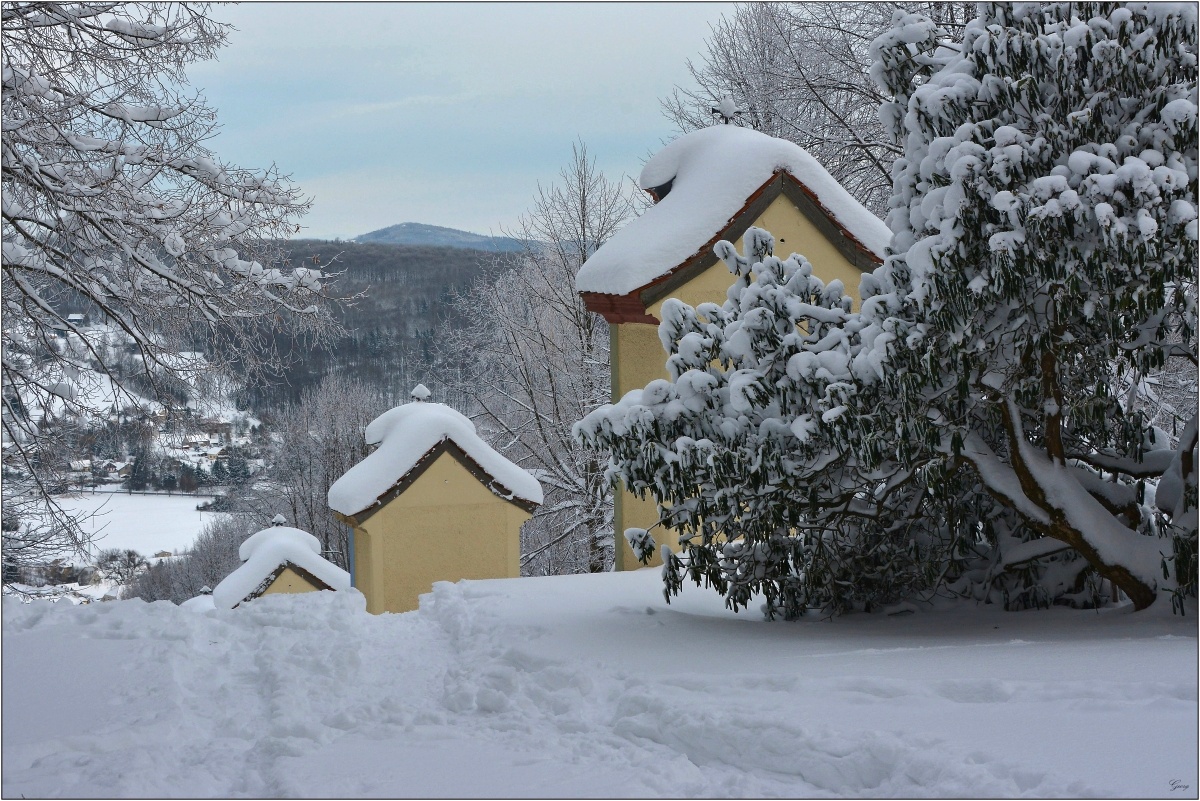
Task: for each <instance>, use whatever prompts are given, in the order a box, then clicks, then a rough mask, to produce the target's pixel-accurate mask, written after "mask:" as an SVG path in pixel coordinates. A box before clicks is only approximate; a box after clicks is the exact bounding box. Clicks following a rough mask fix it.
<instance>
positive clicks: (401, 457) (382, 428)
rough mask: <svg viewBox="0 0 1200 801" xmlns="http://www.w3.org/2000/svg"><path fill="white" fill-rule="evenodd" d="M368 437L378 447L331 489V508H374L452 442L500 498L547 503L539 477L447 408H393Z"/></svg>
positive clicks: (376, 422)
mask: <svg viewBox="0 0 1200 801" xmlns="http://www.w3.org/2000/svg"><path fill="white" fill-rule="evenodd" d="M366 437H367V443H368V444H370V445H375V444H378V445H379V447H378V449H376V450H375V452H374V453H371V454H370V455H369V456H367V458H366V459H363V460H362V461H361V462H359V463H358V464H356V465H355V466H354V467H352V468H350V469H349V470H347V471H346V474H345V475H344V476H342V477H341V478H339V479H338V480H337V481H335V482H334V484H333V486H332V487H330V488H329V506H330V508H332V509H333V510H334V511H336V512H341V513H342V514H344V515H353V514H357V513H359V512H361V511H363V510H364V509H368V508H370V507H371V506H373V505H374V504H375V502H376V501H378V500H379V499H380V498H381V497H382V496H383V495H385V494H387V492H388V491H389V490H391V489H392V487H394V486H395V485H396V484H397V482H399V481H400V480H401V479H403V478H404V477H405V476H407V475H408V473H409V471H411V470H412V469H413V468H414V467H416V466H417V463H418V462H419V461H420V460H421V458H422V457H423V456H425V455H426V454H428V453H429V452H430V451H432V450H433V449H434V448H436V447H437V446H438V445H440V444H441V443H442V442H444V441H446V440H449V441H450V442H452V443H454V444H455V445H457V446H458V447H459V448H460V449H462V451H463V452H464V453H465V454H466V455H467V456H468V457H469V458H470V459H472V460H473V461H474V462H475V463H476V464H477V465H479V467H480V468H481V469H482V470H483V471H484V472H485V473H487V474H488V475H489V476H491V478H492V484H491V485H490V486H489V489H491V490H492V492H494V493H496V494H497V495H498V496H500V497H502V498H505V499H509V500H511V499H513V498H517V499H521V500H524V501H528V502H530V503H534V504H540V503H541V502H542V485H541V484H539V483H538V481H537V479H535V478H534V477H533V476H531V475H530V474H529V473H527V472H526V471H525V470H523V469H521V468H520V467H518V466H517V465H515V464H513V463H512V462H510V461H509V460H508V459H506V458H504V457H503V456H501V455H500V454H499V453H497V452H496V451H495V450H494V449H493V448H492V447H491V446H490V445H488V444H487V443H486V442H484V441H483V440H482V439H480V437H479V435H478V434H477V433H476V431H475V424H474V423H472V422H471V421H470V420H468V419H467V418H466V417H465V416H464V415H462V414H460V413H459V412H456V411H455V410H454V409H451V408H450V407H449V406H446V405H444V404H441V403H425V402H422V401H419V400H418V401H414V402H412V403H406V404H404V405H403V406H397V407H396V408H394V409H389V410H388V411H386V412H384V413H383V414H381V415H379V417H377V418H375V419H374V420H373V421H372V422H371V424H370V425H369V426H367V431H366ZM497 485H498V486H497Z"/></svg>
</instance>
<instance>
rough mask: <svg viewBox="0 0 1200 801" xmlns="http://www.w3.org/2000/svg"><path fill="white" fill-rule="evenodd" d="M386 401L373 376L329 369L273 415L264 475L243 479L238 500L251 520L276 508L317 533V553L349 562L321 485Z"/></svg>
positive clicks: (343, 464) (344, 465) (356, 456)
mask: <svg viewBox="0 0 1200 801" xmlns="http://www.w3.org/2000/svg"><path fill="white" fill-rule="evenodd" d="M393 405H394V396H393V395H391V394H390V393H389V392H388V391H386V390H385V389H383V388H381V387H379V386H378V385H375V384H367V383H365V382H362V381H359V380H356V379H354V378H349V377H346V376H344V375H339V374H334V375H330V376H327V377H326V378H325V380H324V381H322V382H321V384H320V385H319V386H317V387H315V388H313V389H311V390H309V391H307V392H305V393H304V395H303V396H301V399H300V401H299V402H298V403H296V404H294V405H292V406H290V407H288V408H286V409H285V410H284V411H283V412H282V413H281V414H280V415H279V420H280V422H279V424H278V426H277V430H276V432H275V433H276V434H277V435H278V437H277V439H276V445H275V448H274V449H273V454H272V456H271V458H270V465H269V467H268V469H267V471H266V474H265V476H263V477H262V478H260V479H259V480H257V481H256V482H255V483H254V485H253V486H251V487H248V488H247V489H246V491H245V493H244V496H243V497H242V498H240V499H239V501H238V504H237V505H238V508H239V509H240V510H242V511H243V512H245V513H248V514H249V515H250V517H252V518H253V519H254V520H258V521H263V522H264V524H265V521H267V520H270V519H271V518H272V517H273V516H274V515H276V514H282V515H283V516H284V518H285V519H286V520H287V523H288V525H289V526H295V527H296V528H299V529H303V530H304V531H307V532H309V533H310V534H312V535H313V536H314V537H316V538H317V539H318V540H320V541H321V550H322V555H323V556H324V557H325V558H326V559H328V560H329V561H331V562H333V563H334V564H337V565H338V566H339V567H342V568H345V569H347V570H348V569H349V554H350V547H349V540H348V537H349V529H348V528H347V527H346V526H345V525H343V524H342V523H340V522H338V520H337V519H336V518H335V517H334V515H333V512H332V510H331V509H330V508H329V488H330V486H332V485H333V482H335V481H337V480H338V479H339V478H341V477H342V475H344V474H345V473H346V471H347V470H349V469H350V468H351V467H353V466H354V465H356V464H358V463H359V462H361V461H362V460H363V459H365V458H366V456H367V454H368V453H369V452H370V450H371V448H370V447H369V446H368V445H367V444H366V440H365V439H364V437H363V432H364V431H365V430H366V427H367V424H368V423H370V422H371V421H372V420H374V419H375V418H376V417H377V416H379V415H380V414H382V413H383V412H385V411H387V409H389V408H391V407H392V406H393Z"/></svg>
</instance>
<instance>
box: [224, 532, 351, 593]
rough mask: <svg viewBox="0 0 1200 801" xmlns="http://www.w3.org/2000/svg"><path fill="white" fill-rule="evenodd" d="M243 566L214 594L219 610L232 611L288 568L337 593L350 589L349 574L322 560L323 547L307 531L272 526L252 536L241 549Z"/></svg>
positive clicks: (226, 578)
mask: <svg viewBox="0 0 1200 801" xmlns="http://www.w3.org/2000/svg"><path fill="white" fill-rule="evenodd" d="M238 556H239V557H241V559H242V562H244V564H243V565H242V566H241V567H239V568H238V569H237V570H235V571H233V572H232V573H230V574H229V575H228V576H226V577H225V579H224V580H223V581H222V582H221V583H220V584H218V585H217V586H216V588H214V589H213V591H212V600H213V605H214V606H215V607H216V608H217V609H232V608H233V607H235V606H237V605H238V604H239V603H241V602H242V601H244V600H245V599H246V596H247V595H249V594H250V593H252V592H254V590H256V589H257V588H258V586H259V585H260V584H262V583H263V582H264V581H266V580H267V578H269V577H270V576H271V574H272V573H274V572H275V571H276V570H278V569H279V568H280V567H281V566H283V565H285V564H289V563H290V564H292V565H294V566H296V567H298V568H300V569H302V570H305V571H307V572H308V573H311V574H312V575H313V577H315V578H317V579H319V580H320V581H323V582H324V583H325V584H327V585H329V586H330V587H332V588H333V589H335V590H348V589H350V574H349V573H347V572H346V571H345V570H342V569H341V568H340V567H338V566H337V565H335V564H333V563H332V562H330V561H327V560H326V559H323V558H321V543H320V541H319V540H317V538H316V537H314V536H313V535H312V534H309V533H308V532H307V531H301V530H300V529H298V528H291V527H289V526H272V527H271V528H268V529H264V530H262V531H260V532H258V533H257V534H252V535H251V536H250V537H248V538H247V539H246V541H245V542H243V543H242V545H241V547H240V548H239V549H238Z"/></svg>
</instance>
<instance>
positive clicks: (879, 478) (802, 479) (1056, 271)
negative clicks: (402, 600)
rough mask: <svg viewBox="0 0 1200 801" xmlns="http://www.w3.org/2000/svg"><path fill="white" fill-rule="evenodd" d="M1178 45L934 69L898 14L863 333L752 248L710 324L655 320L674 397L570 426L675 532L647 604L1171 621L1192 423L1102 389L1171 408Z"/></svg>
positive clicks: (1183, 537) (734, 265)
mask: <svg viewBox="0 0 1200 801" xmlns="http://www.w3.org/2000/svg"><path fill="white" fill-rule="evenodd" d="M1196 39H1197V35H1196V16H1195V13H1194V10H1189V9H1182V10H1181V9H1179V8H1176V7H1144V6H1142V7H1128V8H1125V7H1119V6H1116V5H1100V4H1095V5H1089V4H1078V3H1076V4H1064V5H1053V6H1009V5H995V6H986V7H984V8H983V10H982V11H981V16H980V17H979V18H977V19H976V20H974V21H973V22H971V23H970V24H969V25H968V26H967V30H966V36H965V39H964V41H963V44H962V47H961V49H959V48H949V47H944V46H943V42H944V41H945V38H944V37H943V36H941V35H940V34H939V32H938V30H937V27H936V26H935V25H934V24H933V23H932V22H930V21H929V20H928V19H926V18H923V17H920V16H917V15H901V16H898V18H897V20H896V24H895V26H894V27H893V29H892V30H891V31H890V32H889V33H887V34H885V35H884V36H882V37H880V39H879V40H877V42H876V44H875V46H874V48H873V49H874V52H875V54H876V65H875V68H874V74H875V76H876V78H877V79H878V80H879V81H880V82H881V85H883V86H884V87H885V89H886V90H887V91H888V92H889V94H890V95H891V96H892V97H893V98H894V101H893V102H891V103H889V104H887V105H885V107H884V109H883V114H882V116H883V118H884V119H885V121H887V122H888V123H889V124H890V125H891V127H892V130H893V132H894V135H895V137H896V140H897V142H898V143H899V144H900V145H901V146H902V147H903V153H904V155H903V156H902V157H901V158H900V159H898V160H897V162H896V165H895V168H894V172H893V175H894V183H895V195H894V198H893V200H892V212H891V215H890V217H889V223H890V225H891V227H892V230H893V232H894V239H893V249H894V252H895V255H893V256H891V257H890V258H889V259H888V260H887V261H886V262H885V264H884V265H883V266H882V267H880V268H879V269H878V270H876V271H875V273H874V274H872V275H868V276H864V279H863V282H862V285H861V288H860V289H861V294H862V297H863V303H862V308H861V311H860V312H859V313H851V311H850V306H849V303H848V301H847V300H846V299H845V298H843V297H842V294H841V287H840V286H838V285H836V284H831V285H830V286H828V287H824V286H822V285H821V284H820V282H818V281H816V280H815V279H814V278H813V277H812V276H811V267H810V266H809V265H808V264H807V262H805V261H804V259H803V258H802V257H799V256H795V255H793V256H792V257H791V258H789V259H788V260H786V261H781V260H779V259H777V258H775V257H773V256H772V255H770V254H771V249H772V248H771V240H770V238H769V237H768V236H766V235H765V234H763V233H761V232H752V233H751V234H749V235H747V237H746V241H747V247H748V252H747V254H746V255H745V256H738V255H737V254H736V253H734V252H733V248H732V246H730V245H729V244H728V243H721V244H719V245H718V255H720V256H721V257H722V258H723V259H724V260H725V261H726V263H727V264H728V265H729V266H730V268H731V270H732V271H734V272H735V273H736V274H737V276H738V278H737V279H736V283H735V284H734V286H733V287H732V288H731V290H730V293H729V301H728V302H727V303H726V304H725V305H724V306H723V307H719V306H716V305H715V304H702V305H701V306H700V307H698V308H697V309H692V308H690V307H688V306H686V305H684V304H681V303H677V302H675V303H669V304H665V305H664V310H663V313H664V319H663V323H662V325H661V327H660V334H661V336H662V339H663V344H664V346H665V347H666V348H667V351H668V353H669V354H670V358H669V360H668V363H667V365H668V370H669V372H670V374H671V376H672V381H669V382H668V381H657V382H652V383H651V384H650V385H648V386H647V387H646V388H645V390H641V391H635V392H631V393H629V394H628V395H627V396H626V397H625V398H623V399H622V400H621V401H620V402H619V403H618V404H616V405H615V406H610V407H606V408H603V409H600V410H597V412H595V413H593V414H592V415H589V416H588V417H587V418H585V420H584V421H583V422H582V423H581V425H580V426H579V427H578V432H579V435H580V436H581V437H583V438H584V439H585V440H588V441H591V442H594V443H596V444H598V445H601V446H605V447H610V448H612V449H613V471H612V472H614V473H615V474H616V475H618V476H619V477H620V478H621V479H622V480H623V481H624V482H625V483H626V485H627V486H629V487H630V488H631V489H634V490H635V491H639V490H640V491H644V492H651V493H652V494H653V495H654V496H655V498H656V499H658V500H659V501H660V504H661V506H660V508H661V518H660V523H661V524H662V525H667V526H672V527H674V528H676V529H678V530H679V532H680V541H681V543H682V544H684V546H685V554H684V557H683V558H682V559H681V558H679V557H670V558H668V559H667V560H666V568H665V575H666V578H667V585H668V593H670V592H673V591H677V590H678V587H679V586H680V582H681V580H682V572H683V571H684V570H685V569H686V571H687V572H688V574H689V575H690V576H691V577H692V578H693V579H694V580H696V581H697V582H701V581H706V582H708V583H710V584H712V585H715V586H716V587H717V589H718V590H720V591H722V592H724V593H725V594H726V596H727V599H728V602H729V603H730V604H731V605H734V606H737V605H742V604H744V603H746V601H747V600H748V598H749V596H750V594H751V593H752V592H753V591H756V590H758V591H762V592H764V593H765V595H766V597H767V600H768V610H769V611H771V612H776V611H777V612H781V613H783V614H784V615H789V616H790V615H794V614H796V613H797V612H799V611H801V610H803V609H804V608H806V607H807V606H811V605H813V604H820V605H821V606H824V607H827V608H834V609H844V608H848V607H858V606H862V605H869V604H880V603H887V602H890V601H894V600H898V599H900V598H902V597H905V596H907V595H911V594H912V593H914V592H916V591H918V590H921V589H930V590H932V589H936V588H948V589H951V590H956V591H959V592H966V593H970V594H973V595H974V596H975V597H978V598H981V599H982V598H986V599H989V600H995V601H1002V602H1004V603H1005V604H1006V605H1007V606H1029V605H1042V604H1046V603H1050V602H1052V601H1055V600H1062V601H1069V602H1074V603H1084V604H1094V603H1098V602H1100V601H1101V600H1102V597H1103V595H1104V594H1105V593H1106V592H1108V590H1109V589H1110V588H1111V587H1112V586H1113V585H1115V586H1116V587H1119V588H1120V590H1122V591H1123V592H1124V593H1126V594H1127V595H1128V596H1129V597H1130V598H1131V599H1132V600H1133V601H1134V603H1135V604H1136V605H1137V606H1138V607H1139V608H1143V607H1145V606H1148V605H1149V604H1150V603H1152V602H1153V601H1154V600H1155V599H1156V598H1157V597H1158V596H1159V595H1160V594H1163V593H1167V594H1171V595H1172V597H1173V599H1174V600H1175V601H1177V602H1178V601H1179V600H1180V599H1181V597H1182V596H1183V595H1185V594H1193V595H1194V593H1195V580H1196V579H1195V575H1196V562H1195V544H1196V474H1195V458H1196V418H1195V416H1194V414H1193V415H1192V416H1191V418H1190V420H1189V421H1186V423H1185V425H1184V427H1183V430H1182V432H1181V433H1180V434H1179V436H1178V437H1177V438H1174V439H1172V437H1170V436H1169V435H1168V434H1167V433H1166V432H1164V431H1162V430H1161V429H1157V428H1155V427H1153V426H1151V425H1150V423H1149V421H1148V420H1147V419H1146V416H1145V414H1144V413H1143V411H1142V410H1141V409H1140V408H1139V407H1138V405H1137V404H1133V403H1129V402H1128V398H1127V397H1126V396H1123V395H1121V394H1120V393H1119V392H1118V391H1116V387H1118V386H1119V381H1120V380H1121V379H1122V378H1123V377H1125V378H1127V377H1128V374H1130V373H1132V374H1133V380H1132V382H1133V384H1134V385H1136V384H1138V383H1140V378H1139V377H1142V376H1147V375H1150V374H1151V373H1153V372H1154V371H1158V370H1161V369H1162V368H1163V366H1164V364H1167V363H1169V362H1171V361H1181V362H1182V363H1183V364H1184V365H1186V367H1185V368H1184V369H1185V371H1189V370H1190V373H1191V381H1192V383H1193V385H1194V382H1195V364H1196V354H1195V330H1196V306H1195V280H1196V276H1195V271H1196V262H1197V255H1198V253H1197V227H1196V226H1197V223H1196V219H1197V216H1196V204H1197V198H1196V188H1197V186H1196V184H1197V153H1196V133H1197V108H1196V101H1197V83H1196V79H1197V62H1196V52H1197V46H1196ZM1155 482H1157V487H1158V495H1157V498H1156V502H1157V511H1154V512H1152V511H1151V507H1150V506H1149V505H1147V504H1146V503H1145V502H1144V501H1145V499H1146V497H1147V493H1146V490H1147V486H1148V485H1149V486H1153V485H1154V484H1155ZM639 534H640V532H636V531H635V532H630V535H631V538H632V539H636V538H637V537H638V535H639Z"/></svg>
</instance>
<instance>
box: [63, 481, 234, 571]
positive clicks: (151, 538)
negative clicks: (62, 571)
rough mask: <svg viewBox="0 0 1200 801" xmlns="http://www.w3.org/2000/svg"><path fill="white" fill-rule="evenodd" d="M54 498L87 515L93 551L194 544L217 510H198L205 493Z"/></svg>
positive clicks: (146, 551)
mask: <svg viewBox="0 0 1200 801" xmlns="http://www.w3.org/2000/svg"><path fill="white" fill-rule="evenodd" d="M55 500H56V501H57V502H58V503H59V505H61V506H62V507H63V509H65V510H66V511H68V512H71V513H72V514H80V515H84V516H87V517H86V518H85V519H84V520H83V521H82V526H83V529H84V531H87V532H89V533H92V534H94V535H95V540H94V542H93V545H94V548H93V550H100V549H104V548H122V549H124V548H132V549H133V550H135V551H137V552H138V553H140V554H141V555H142V556H151V555H153V554H155V553H158V552H159V551H171V552H172V553H177V552H182V551H186V550H188V549H189V548H191V547H192V543H193V542H194V541H195V540H196V535H197V534H199V533H200V530H201V529H202V528H204V524H205V523H207V522H209V521H210V520H212V519H213V516H214V515H215V514H219V513H217V512H200V511H197V509H196V504H199V503H203V502H204V501H208V500H211V497H210V496H207V495H130V494H127V493H124V492H96V493H91V492H84V493H82V494H79V495H67V496H63V497H59V498H55Z"/></svg>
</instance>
